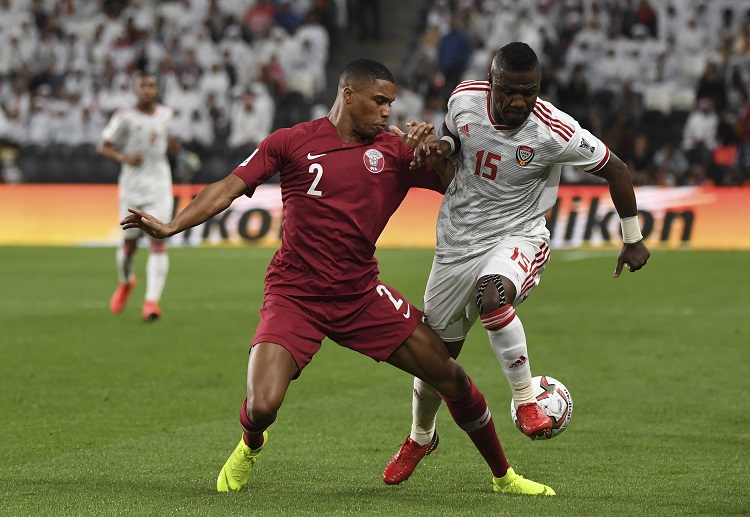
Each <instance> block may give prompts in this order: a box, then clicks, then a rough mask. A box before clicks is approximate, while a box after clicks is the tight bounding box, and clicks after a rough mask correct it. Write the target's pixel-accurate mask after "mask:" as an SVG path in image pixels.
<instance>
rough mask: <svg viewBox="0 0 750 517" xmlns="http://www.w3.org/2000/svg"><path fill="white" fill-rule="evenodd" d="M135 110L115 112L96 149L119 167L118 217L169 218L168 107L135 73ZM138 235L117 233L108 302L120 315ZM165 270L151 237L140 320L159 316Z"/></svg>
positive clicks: (163, 249)
mask: <svg viewBox="0 0 750 517" xmlns="http://www.w3.org/2000/svg"><path fill="white" fill-rule="evenodd" d="M135 94H136V97H137V99H138V102H137V104H136V106H134V107H131V108H123V109H119V110H117V111H116V112H115V113H114V115H112V118H111V119H110V121H109V123H108V124H107V127H105V128H104V131H103V133H102V138H101V141H100V142H99V145H98V146H97V151H98V152H99V154H101V155H102V156H106V157H107V158H111V159H113V160H115V161H117V162H120V163H121V164H122V170H121V172H120V178H119V182H118V183H119V206H120V218H123V217H125V216H126V215H128V211H127V208H128V207H137V208H139V209H141V210H145V211H148V212H149V213H152V214H155V216H156V217H159V218H161V219H169V218H171V217H172V212H173V204H174V198H173V196H172V173H171V171H170V168H169V161H168V160H167V146H168V144H169V128H170V123H171V121H172V114H173V113H172V109H171V108H168V107H166V106H162V105H161V104H159V103H158V102H157V101H156V99H157V97H158V95H159V86H158V83H157V80H156V77H155V76H154V75H152V74H149V73H141V74H140V75H139V76H138V77H137V79H136V84H135ZM142 235H143V232H142V231H141V230H139V229H138V228H130V229H127V230H125V231H124V232H123V243H122V246H121V247H119V248H118V249H117V274H118V276H119V280H120V284H119V285H118V286H117V289H116V290H115V292H114V294H113V295H112V298H111V299H110V301H109V308H110V310H111V311H112V312H113V313H115V314H120V313H121V312H122V311H123V310H124V309H125V306H126V305H127V303H128V298H129V297H130V293H131V291H132V290H133V287H135V282H136V280H135V276H134V274H133V269H134V267H133V262H134V257H135V252H136V250H137V248H138V239H139V237H141V236H142ZM168 271H169V257H168V256H167V246H166V243H165V242H164V241H163V240H159V239H151V248H150V253H149V256H148V262H147V264H146V300H145V302H144V304H143V309H142V311H141V316H142V317H143V319H144V320H145V321H154V320H156V319H157V318H159V317H160V316H161V309H160V308H159V300H160V298H161V295H162V292H163V290H164V284H165V282H166V280H167V272H168Z"/></svg>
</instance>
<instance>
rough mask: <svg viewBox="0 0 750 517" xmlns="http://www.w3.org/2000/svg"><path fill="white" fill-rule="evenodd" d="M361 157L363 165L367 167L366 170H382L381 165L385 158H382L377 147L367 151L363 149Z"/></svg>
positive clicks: (375, 171) (382, 165)
mask: <svg viewBox="0 0 750 517" xmlns="http://www.w3.org/2000/svg"><path fill="white" fill-rule="evenodd" d="M363 159H364V161H365V167H367V170H368V171H370V172H372V173H373V174H377V173H379V172H381V171H382V170H383V167H385V158H383V153H381V152H380V151H378V150H377V149H368V150H367V151H365V155H364V156H363Z"/></svg>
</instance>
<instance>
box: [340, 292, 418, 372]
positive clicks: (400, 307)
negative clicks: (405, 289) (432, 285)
mask: <svg viewBox="0 0 750 517" xmlns="http://www.w3.org/2000/svg"><path fill="white" fill-rule="evenodd" d="M326 307H327V308H328V311H329V312H328V314H329V315H330V316H331V319H330V323H331V330H330V333H329V334H328V337H330V338H331V339H332V340H333V341H335V342H336V343H338V344H339V345H341V346H343V347H346V348H350V349H352V350H354V351H356V352H359V353H360V354H364V355H366V356H368V357H371V358H372V359H375V360H376V361H385V360H386V359H388V357H390V355H391V354H392V353H393V352H394V351H395V350H396V349H397V348H398V347H399V346H401V344H403V343H404V342H405V341H406V340H407V339H408V338H409V336H410V335H411V334H412V333H413V332H414V329H416V328H417V326H418V325H419V324H420V322H421V321H422V311H420V310H419V309H417V308H416V307H415V306H414V305H413V304H411V303H410V302H409V300H407V299H406V298H404V297H403V296H402V295H401V293H399V292H398V291H397V290H396V289H395V288H393V287H390V286H389V285H387V284H384V283H382V282H381V283H379V284H378V285H377V286H376V287H375V289H373V290H371V291H369V292H367V293H365V294H363V295H362V296H358V297H354V298H349V299H345V300H338V301H332V302H327V303H326Z"/></svg>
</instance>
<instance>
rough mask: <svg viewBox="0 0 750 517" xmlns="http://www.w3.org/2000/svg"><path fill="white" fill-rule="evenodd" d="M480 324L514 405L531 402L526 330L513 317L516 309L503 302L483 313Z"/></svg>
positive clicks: (531, 393)
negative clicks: (506, 382) (484, 330)
mask: <svg viewBox="0 0 750 517" xmlns="http://www.w3.org/2000/svg"><path fill="white" fill-rule="evenodd" d="M482 324H483V325H484V327H485V328H486V329H487V335H488V336H489V339H490V346H491V347H492V351H493V352H495V356H496V357H497V360H498V361H499V362H500V366H501V367H502V368H503V373H505V377H506V379H508V384H510V387H511V390H512V392H513V401H514V402H515V404H516V406H518V405H519V404H524V403H526V402H533V401H534V400H535V399H534V391H533V389H532V388H531V367H530V366H529V352H528V348H527V346H526V332H524V330H523V324H522V323H521V320H520V319H519V318H518V317H517V316H516V311H515V309H514V308H513V306H512V305H504V306H503V307H500V308H499V309H498V310H496V311H493V312H491V313H489V314H485V315H483V316H482Z"/></svg>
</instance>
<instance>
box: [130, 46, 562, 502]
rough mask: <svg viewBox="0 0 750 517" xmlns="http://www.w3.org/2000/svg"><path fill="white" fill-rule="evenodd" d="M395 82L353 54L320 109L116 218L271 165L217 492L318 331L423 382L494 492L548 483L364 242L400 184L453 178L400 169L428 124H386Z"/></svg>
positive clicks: (248, 450) (228, 189) (163, 230)
mask: <svg viewBox="0 0 750 517" xmlns="http://www.w3.org/2000/svg"><path fill="white" fill-rule="evenodd" d="M395 94H396V86H395V81H394V79H393V76H392V75H391V73H390V72H389V71H388V69H387V68H386V67H385V66H383V65H382V64H380V63H378V62H376V61H372V60H369V59H358V60H355V61H352V62H351V63H349V64H348V65H346V67H345V68H344V70H343V71H342V73H341V77H340V80H339V91H338V95H337V98H336V101H335V103H334V105H333V108H332V109H331V112H330V113H329V114H328V116H327V117H325V118H321V119H317V120H313V121H311V122H305V123H301V124H297V125H296V126H294V127H291V128H284V129H279V130H278V131H275V132H274V133H272V134H271V135H269V136H268V137H267V138H266V139H265V140H263V141H262V142H261V143H260V145H259V146H258V149H257V150H256V151H255V152H253V153H252V154H251V155H250V156H249V157H248V158H247V159H246V160H245V161H244V162H242V163H241V164H240V165H239V166H238V167H237V168H236V169H235V170H234V171H233V172H232V173H231V174H229V175H228V176H227V177H226V178H224V179H222V180H220V181H218V182H216V183H213V184H211V185H209V186H207V187H206V188H205V189H204V190H203V191H202V192H201V193H200V194H199V195H198V196H197V197H196V198H195V199H194V200H193V201H192V202H191V203H190V205H188V206H187V207H186V208H185V209H184V210H183V211H181V212H180V213H179V214H178V215H177V217H175V219H174V220H173V221H172V222H170V223H163V222H161V221H159V220H157V219H155V218H154V217H152V216H151V215H149V214H146V213H144V212H142V211H140V210H136V209H130V212H131V213H132V215H129V216H128V217H126V218H125V219H123V220H122V222H121V225H122V227H123V228H125V229H127V228H135V227H138V228H141V229H142V230H144V231H145V232H147V233H148V234H150V235H152V236H154V237H156V238H166V237H169V236H171V235H174V234H176V233H178V232H181V231H183V230H185V229H187V228H190V227H193V226H196V225H198V224H200V223H203V222H205V221H207V220H208V219H210V218H211V217H213V216H214V215H216V214H218V213H220V212H222V211H223V210H225V209H226V208H228V207H229V206H230V205H231V203H232V201H233V200H234V199H236V198H238V197H239V196H242V195H247V196H252V194H253V192H254V191H255V188H256V187H257V186H258V185H260V184H262V183H263V182H265V181H266V180H268V179H269V178H270V177H271V176H273V175H274V174H275V173H276V172H277V171H279V172H280V176H281V197H282V202H283V210H284V222H283V228H284V231H283V236H282V243H281V247H280V249H279V250H278V251H277V252H276V254H275V255H274V257H273V259H272V260H271V263H270V265H269V266H268V270H267V272H266V279H265V290H264V299H263V307H262V308H261V310H260V323H259V325H258V327H257V329H256V331H255V337H254V338H253V341H252V347H251V351H250V359H249V361H248V368H247V398H246V399H245V401H244V402H243V403H242V410H241V411H240V423H241V424H242V428H243V435H242V439H241V440H240V442H239V444H238V445H237V447H236V448H235V450H234V452H233V453H232V454H231V456H230V457H229V459H228V460H227V461H226V463H225V464H224V467H223V468H222V470H221V472H220V474H219V478H218V480H217V489H218V491H220V492H228V491H238V490H241V489H242V488H243V487H244V486H245V484H246V483H247V481H248V479H249V476H250V472H251V470H252V467H253V465H254V464H255V461H256V460H257V458H258V455H259V453H260V452H261V450H262V449H263V447H264V446H265V444H266V442H267V440H268V433H267V431H266V429H267V428H268V427H269V426H270V425H271V424H272V423H273V422H274V420H275V419H276V416H277V412H278V410H279V408H280V407H281V404H282V402H283V400H284V396H285V394H286V391H287V390H288V389H289V385H290V383H291V381H292V380H293V379H295V378H297V377H298V376H299V374H300V372H301V371H302V369H303V368H304V367H305V365H307V364H308V363H309V362H310V361H311V360H312V357H313V355H314V354H315V353H316V352H317V351H318V350H319V349H320V345H321V341H322V340H323V338H324V337H329V338H330V339H331V340H333V341H335V342H336V343H338V344H339V345H341V346H344V347H347V348H351V349H352V350H355V351H357V352H360V353H362V354H364V355H367V356H369V357H371V358H373V359H375V360H376V361H387V362H388V363H390V364H392V365H394V366H396V367H397V368H399V369H401V370H404V371H405V372H408V373H410V374H412V375H415V376H417V377H419V378H420V379H423V380H424V381H425V382H428V383H429V384H431V385H432V386H434V387H435V388H436V389H437V390H438V391H439V393H440V394H441V396H442V397H443V399H444V400H445V402H446V405H447V406H448V409H449V411H450V413H451V416H452V417H453V419H454V420H455V421H456V423H457V424H458V425H459V426H460V427H461V428H462V429H463V430H464V431H466V433H467V434H468V435H469V437H470V438H471V440H472V442H473V443H474V445H475V446H476V448H477V449H478V450H479V452H480V453H481V454H482V456H483V457H484V459H485V461H486V462H487V464H488V465H489V467H490V470H491V471H492V475H493V489H494V490H495V491H496V492H504V493H513V494H539V495H542V494H544V495H554V493H555V492H554V490H552V489H551V488H550V487H548V486H546V485H542V484H540V483H536V482H534V481H531V480H528V479H525V478H523V477H522V476H519V475H518V474H516V473H515V472H514V471H513V469H511V468H510V466H509V464H508V461H507V459H506V457H505V455H504V453H503V450H502V447H501V445H500V441H499V440H498V438H497V434H496V433H495V426H494V423H493V421H492V416H491V415H490V412H489V409H488V407H487V404H486V402H485V400H484V396H483V395H482V394H481V393H480V392H479V390H478V389H477V388H476V386H475V385H474V384H473V383H472V381H471V379H469V377H468V376H467V375H466V373H465V372H464V370H463V368H462V367H461V366H460V365H459V364H458V363H457V362H456V361H455V360H454V359H452V358H451V357H450V355H449V353H448V351H447V349H446V348H445V346H444V345H443V343H442V341H441V340H440V338H439V337H438V336H437V334H435V333H434V332H433V331H432V330H431V329H430V328H429V327H428V326H427V325H425V324H424V323H422V321H421V318H422V312H421V311H420V310H418V309H417V308H416V307H414V306H413V305H411V304H410V303H409V302H408V301H407V300H405V299H404V298H403V297H402V296H401V295H400V294H399V292H398V291H397V290H396V289H394V288H392V287H390V286H388V285H386V284H384V283H382V282H381V281H380V280H379V279H378V267H377V260H376V259H375V256H374V253H375V243H376V241H377V239H378V236H379V235H380V233H381V232H382V231H383V228H384V227H385V225H386V223H387V222H388V219H389V218H390V216H391V215H392V214H393V212H395V211H396V209H397V208H398V206H399V205H400V204H401V202H402V201H403V199H404V197H405V196H406V194H407V192H408V190H409V189H410V188H412V187H419V188H428V189H432V190H436V191H439V192H444V190H445V187H444V183H446V184H447V183H449V182H450V180H451V179H452V178H451V177H443V178H442V181H441V177H440V176H439V174H438V171H435V170H433V169H432V168H430V167H423V168H420V169H418V170H415V171H410V170H409V164H410V162H411V161H412V159H413V157H414V152H413V149H414V148H415V147H416V145H417V144H418V143H419V142H420V141H421V140H422V139H424V138H425V137H426V136H428V135H431V133H432V127H431V126H427V125H425V124H414V125H412V127H411V129H410V131H409V133H408V134H405V133H403V132H402V131H401V130H399V129H398V128H395V127H393V126H392V127H391V129H392V130H393V131H394V133H396V134H394V133H390V132H387V131H386V130H385V129H386V122H387V119H388V117H389V115H390V104H391V103H392V102H393V101H394V100H395ZM407 143H408V144H411V146H409V145H407ZM385 481H386V482H388V480H387V479H386V480H385Z"/></svg>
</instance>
